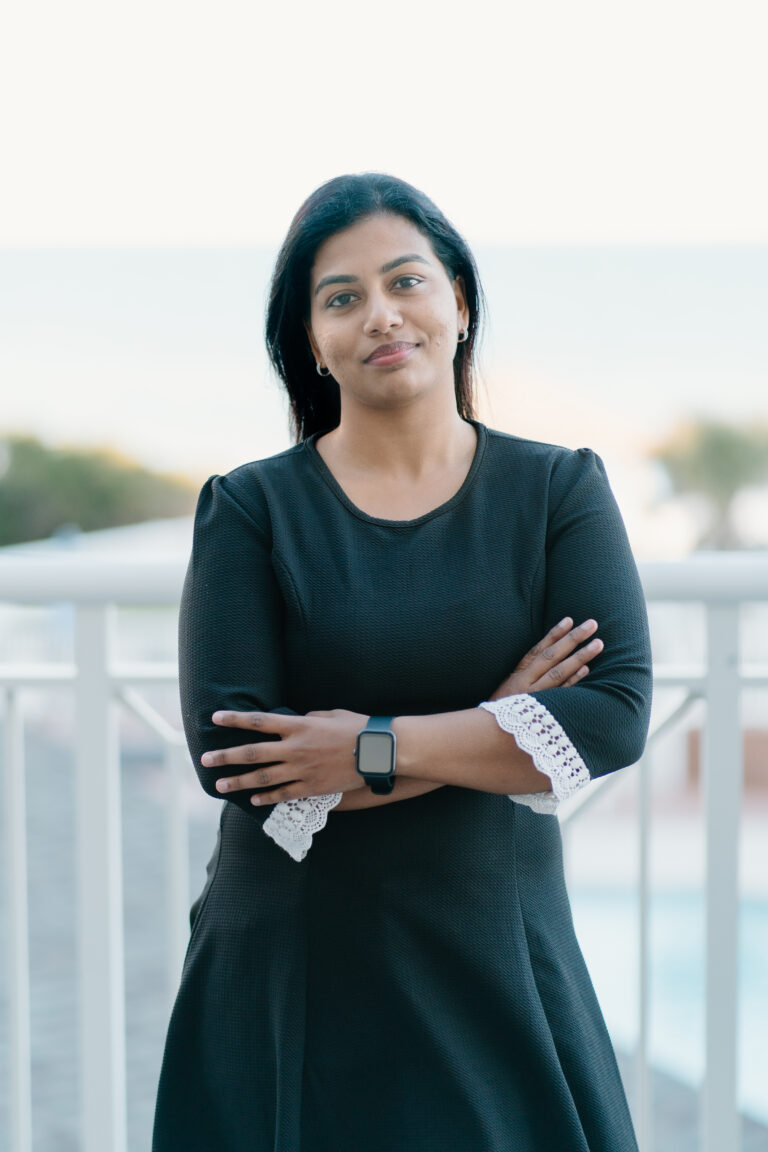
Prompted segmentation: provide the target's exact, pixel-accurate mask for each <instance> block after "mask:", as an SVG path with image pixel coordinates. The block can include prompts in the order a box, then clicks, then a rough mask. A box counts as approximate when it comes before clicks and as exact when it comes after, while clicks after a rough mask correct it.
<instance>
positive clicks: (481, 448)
mask: <svg viewBox="0 0 768 1152" xmlns="http://www.w3.org/2000/svg"><path fill="white" fill-rule="evenodd" d="M467 423H468V424H471V425H472V427H473V428H474V429H475V432H476V433H477V444H476V445H475V454H474V456H473V457H472V463H471V464H470V466H469V471H468V472H467V474H466V476H465V477H464V480H463V481H462V484H461V487H460V488H458V489H457V490H456V492H454V494H453V496H450V497H449V498H448V499H447V500H445V501H444V502H443V503H442V504H438V506H437V507H436V508H432V509H431V510H430V511H429V512H424V513H422V515H421V516H417V517H416V518H415V520H385V519H383V518H382V517H381V516H370V515H369V514H368V513H367V512H364V511H363V509H362V508H358V506H357V504H353V502H352V501H351V500H350V498H349V496H347V494H346V492H345V491H344V489H343V488H342V487H341V485H340V484H339V482H338V480H337V479H336V477H335V476H334V474H333V472H331V470H330V468H329V467H328V465H327V464H326V462H325V460H323V458H322V456H321V455H320V453H319V452H318V450H317V443H316V441H317V440H319V439H320V437H321V436H324V435H325V433H324V432H313V433H312V435H311V436H308V437H307V439H306V440H304V441H303V445H304V448H305V450H306V451H307V453H308V455H309V458H310V460H311V461H312V463H313V464H314V466H315V468H316V469H317V471H318V472H319V473H320V476H321V477H322V479H323V480H324V481H325V483H326V484H327V485H328V487H329V488H330V489H331V491H332V492H333V494H334V496H336V497H337V499H338V500H339V501H340V502H341V503H342V504H343V505H344V507H345V508H346V509H347V510H348V511H349V512H351V513H352V515H353V516H357V518H358V519H359V520H364V521H365V522H366V523H367V524H380V525H383V526H384V527H387V528H413V527H415V526H416V525H418V524H424V523H426V521H427V520H432V519H433V518H434V517H435V516H442V515H443V513H445V512H450V510H451V509H452V508H455V507H456V505H457V504H459V503H460V502H461V501H462V500H463V499H464V497H465V496H466V494H467V492H468V491H469V489H470V488H471V487H472V484H473V483H474V480H475V477H476V475H477V472H478V470H479V468H480V464H481V462H482V459H483V456H484V454H485V446H486V443H487V439H488V429H487V428H486V426H485V425H484V424H481V423H480V422H479V421H477V420H468V421H467Z"/></svg>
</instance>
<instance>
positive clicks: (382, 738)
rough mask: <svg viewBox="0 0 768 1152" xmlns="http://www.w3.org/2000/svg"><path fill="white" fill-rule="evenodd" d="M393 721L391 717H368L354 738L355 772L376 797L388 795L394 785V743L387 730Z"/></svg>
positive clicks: (395, 742) (394, 739)
mask: <svg viewBox="0 0 768 1152" xmlns="http://www.w3.org/2000/svg"><path fill="white" fill-rule="evenodd" d="M393 720H394V717H393V716H371V718H370V720H369V721H368V723H367V724H366V726H365V728H363V730H362V732H359V733H358V736H357V745H356V747H355V761H356V767H357V770H358V772H359V773H360V775H361V776H362V778H363V780H365V782H366V784H367V785H368V787H369V788H370V790H371V792H375V793H376V794H377V795H378V796H386V795H388V793H390V792H391V791H392V789H393V788H394V786H395V748H396V745H397V740H396V738H395V734H394V732H393V731H392V727H391V725H392V721H393Z"/></svg>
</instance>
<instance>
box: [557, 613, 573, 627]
mask: <svg viewBox="0 0 768 1152" xmlns="http://www.w3.org/2000/svg"><path fill="white" fill-rule="evenodd" d="M570 622H571V618H570V616H564V617H563V619H562V620H561V621H560V623H559V624H558V628H565V626H566V624H570Z"/></svg>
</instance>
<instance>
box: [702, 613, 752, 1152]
mask: <svg viewBox="0 0 768 1152" xmlns="http://www.w3.org/2000/svg"><path fill="white" fill-rule="evenodd" d="M738 628H739V607H738V604H728V603H724V604H709V605H708V606H707V660H708V678H707V690H706V692H707V718H706V726H705V730H704V741H703V767H704V796H705V812H706V835H707V847H706V1029H705V1033H706V1040H705V1073H704V1084H703V1090H702V1101H701V1118H702V1137H703V1139H702V1145H701V1146H702V1149H703V1152H725V1150H726V1149H727V1150H728V1152H738V1150H739V1148H740V1147H741V1132H740V1122H739V1112H738V1106H737V1088H736V1083H737V1081H736V1060H737V1038H738V1006H739V1004H738V999H739V998H738V960H739V947H738V934H739V810H740V805H741V788H742V741H741V728H740V712H739V651H738V646H739V635H738Z"/></svg>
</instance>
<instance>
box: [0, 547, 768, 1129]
mask: <svg viewBox="0 0 768 1152" xmlns="http://www.w3.org/2000/svg"><path fill="white" fill-rule="evenodd" d="M184 567H185V565H184V561H183V560H181V559H179V560H166V561H141V562H138V561H137V562H126V561H125V560H122V559H120V560H114V559H101V558H98V557H93V556H77V555H74V556H67V557H56V558H55V560H54V559H51V558H45V557H38V558H22V557H13V558H11V557H6V558H3V559H1V560H0V602H2V601H5V602H8V603H12V604H18V605H30V604H37V605H41V604H42V605H45V604H55V603H62V602H68V603H71V604H72V605H73V606H74V612H75V649H74V652H75V658H74V661H73V662H72V663H56V664H53V663H51V664H18V663H16V664H9V663H6V664H2V663H0V692H2V693H3V694H4V697H5V709H4V737H5V746H4V760H5V771H4V781H5V783H4V789H5V795H4V809H5V820H6V829H5V833H6V835H5V840H6V856H7V866H6V869H5V875H6V882H7V885H8V909H9V917H10V942H11V943H10V949H9V957H8V972H9V978H10V982H11V987H10V1005H11V1014H10V1040H11V1050H12V1051H11V1063H12V1081H11V1084H10V1090H11V1093H12V1100H11V1118H12V1144H11V1147H12V1148H13V1149H14V1152H31V1147H32V1144H31V1069H30V997H29V958H28V922H27V921H28V913H27V907H28V906H27V848H26V840H25V828H26V810H25V791H24V732H23V720H22V712H21V706H20V700H19V696H20V693H21V692H22V691H23V690H25V689H29V688H40V687H47V688H55V687H58V688H62V687H69V688H70V689H73V690H74V696H75V706H76V734H75V744H76V748H75V754H76V767H77V789H76V790H77V799H76V809H77V827H78V833H77V846H78V848H77V850H78V858H77V871H78V907H79V927H78V938H79V971H80V990H81V994H80V1005H81V1008H80V1012H81V1018H80V1027H81V1055H80V1061H81V1085H82V1101H81V1115H82V1145H81V1147H82V1150H83V1152H105V1149H109V1150H110V1152H126V1145H127V1137H126V1128H127V1124H126V1087H125V1085H126V1079H125V1020H124V979H123V939H122V916H121V911H122V869H121V814H120V787H119V784H120V780H119V765H118V737H117V727H116V719H117V715H116V714H117V711H118V709H119V708H120V707H123V708H127V709H128V710H130V711H131V712H132V713H133V714H134V716H136V717H138V718H139V719H140V720H141V721H142V722H143V723H144V724H146V725H147V726H148V727H149V728H150V729H151V730H152V731H153V732H154V734H155V735H156V736H157V737H158V738H159V739H160V740H161V742H162V744H163V747H164V748H165V768H166V772H167V777H168V784H169V787H168V799H167V808H166V811H167V827H166V831H167V846H168V857H167V859H168V875H169V878H170V879H169V887H170V895H169V908H170V914H169V916H168V923H169V931H168V944H167V955H168V979H169V988H170V989H174V988H175V986H176V984H177V981H178V975H179V972H180V968H181V962H182V959H183V955H184V950H185V948H186V942H187V935H188V920H187V909H188V903H189V879H188V863H187V828H186V815H185V805H184V804H183V803H182V784H183V777H184V775H185V774H186V772H187V771H188V770H189V768H188V758H187V753H186V748H185V745H184V740H183V737H182V735H181V733H180V732H179V731H177V730H176V729H175V728H174V727H173V726H172V725H170V724H169V723H168V722H167V721H166V720H165V719H164V718H163V717H162V716H161V715H160V714H159V713H158V712H157V711H156V710H155V709H154V708H153V707H152V706H151V705H150V703H149V702H148V701H147V700H146V699H145V697H144V696H143V695H142V693H141V689H142V687H144V688H146V687H147V686H148V685H157V684H164V683H165V684H170V683H174V682H175V679H176V668H175V666H174V665H172V664H160V663H152V664H125V663H122V664H120V663H117V662H116V661H115V660H114V658H113V650H112V646H111V637H110V630H111V625H112V617H113V611H114V606H115V605H117V604H120V605H140V604H151V605H160V604H164V605H168V606H172V605H175V604H176V603H177V602H178V598H179V594H180V589H181V583H182V579H183V573H184ZM641 575H642V578H643V583H644V587H645V592H646V596H647V598H648V600H649V601H678V602H700V603H702V604H703V605H704V609H705V611H706V617H707V652H708V655H707V662H706V667H703V668H697V667H680V668H673V667H657V668H656V670H655V676H656V682H657V684H659V685H664V686H674V687H678V688H682V689H684V692H685V696H684V699H683V702H682V703H681V704H677V705H676V706H675V708H674V710H673V711H672V712H670V713H668V714H667V715H666V716H663V717H661V719H660V720H659V721H658V722H657V723H656V725H655V729H654V732H653V734H652V738H651V741H650V742H649V754H648V755H646V756H645V757H644V758H643V760H642V761H641V763H640V765H639V768H638V770H639V772H640V811H639V817H640V822H641V823H640V828H641V834H640V840H639V843H640V854H639V866H640V867H639V876H640V883H639V898H640V899H639V907H640V932H639V949H640V969H639V970H640V997H639V1003H640V1020H639V1050H638V1059H637V1061H636V1067H637V1070H638V1071H637V1086H636V1088H637V1090H636V1094H635V1101H634V1111H635V1116H636V1122H637V1127H638V1132H639V1137H640V1145H641V1148H642V1149H643V1150H644V1152H647V1150H649V1149H650V1146H651V1137H650V1093H649V1090H648V1079H649V1059H648V1012H649V1007H648V1005H649V995H648V989H649V962H648V901H649V890H650V889H649V877H648V867H649V864H648V861H649V851H648V836H649V827H650V819H649V816H650V806H649V756H650V755H652V749H653V745H654V741H655V740H657V739H658V737H659V736H660V735H661V734H662V733H663V732H664V731H666V730H667V729H668V728H669V727H670V725H672V724H673V723H675V722H677V720H679V719H680V717H681V715H682V714H683V712H684V711H685V709H687V708H688V707H690V705H691V703H692V702H693V701H694V700H698V699H704V700H705V701H706V705H707V724H706V731H705V738H704V745H703V763H704V774H705V781H706V787H705V797H706V799H705V811H706V843H707V849H706V916H707V931H706V1040H705V1046H706V1052H705V1068H706V1072H705V1081H704V1085H703V1089H702V1094H701V1098H702V1126H701V1131H702V1141H703V1143H702V1152H738V1149H739V1148H740V1132H739V1112H738V1107H737V1090H736V1047H737V1021H738V1012H737V1008H738V959H739V957H738V922H737V917H738V861H739V809H740V797H741V777H742V773H741V771H740V766H741V763H742V746H741V726H740V716H739V696H740V691H741V689H742V688H743V687H744V686H762V687H764V686H768V667H757V666H753V667H746V666H745V665H744V664H743V662H740V657H739V610H740V605H741V604H742V603H745V602H752V601H766V600H768V557H765V556H759V557H752V556H749V555H723V556H710V557H706V558H695V559H692V560H690V561H685V562H681V563H669V564H667V563H657V564H645V565H642V566H641ZM616 779H618V777H614V776H611V777H608V778H606V779H605V780H604V781H601V782H599V783H597V784H594V785H592V787H591V788H590V789H588V790H587V791H586V792H582V793H580V795H579V797H577V798H576V802H575V803H573V804H572V805H571V807H570V808H569V809H567V810H566V811H565V812H564V813H563V816H562V822H563V826H564V829H565V830H566V831H567V829H568V827H569V826H571V825H572V824H573V822H574V821H576V820H578V819H579V814H580V813H581V812H583V811H585V810H586V809H587V808H588V807H589V805H590V804H591V803H592V802H593V801H594V798H595V796H596V795H599V794H600V793H601V791H602V790H603V789H605V788H611V787H612V786H613V783H614V781H615V780H616Z"/></svg>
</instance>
